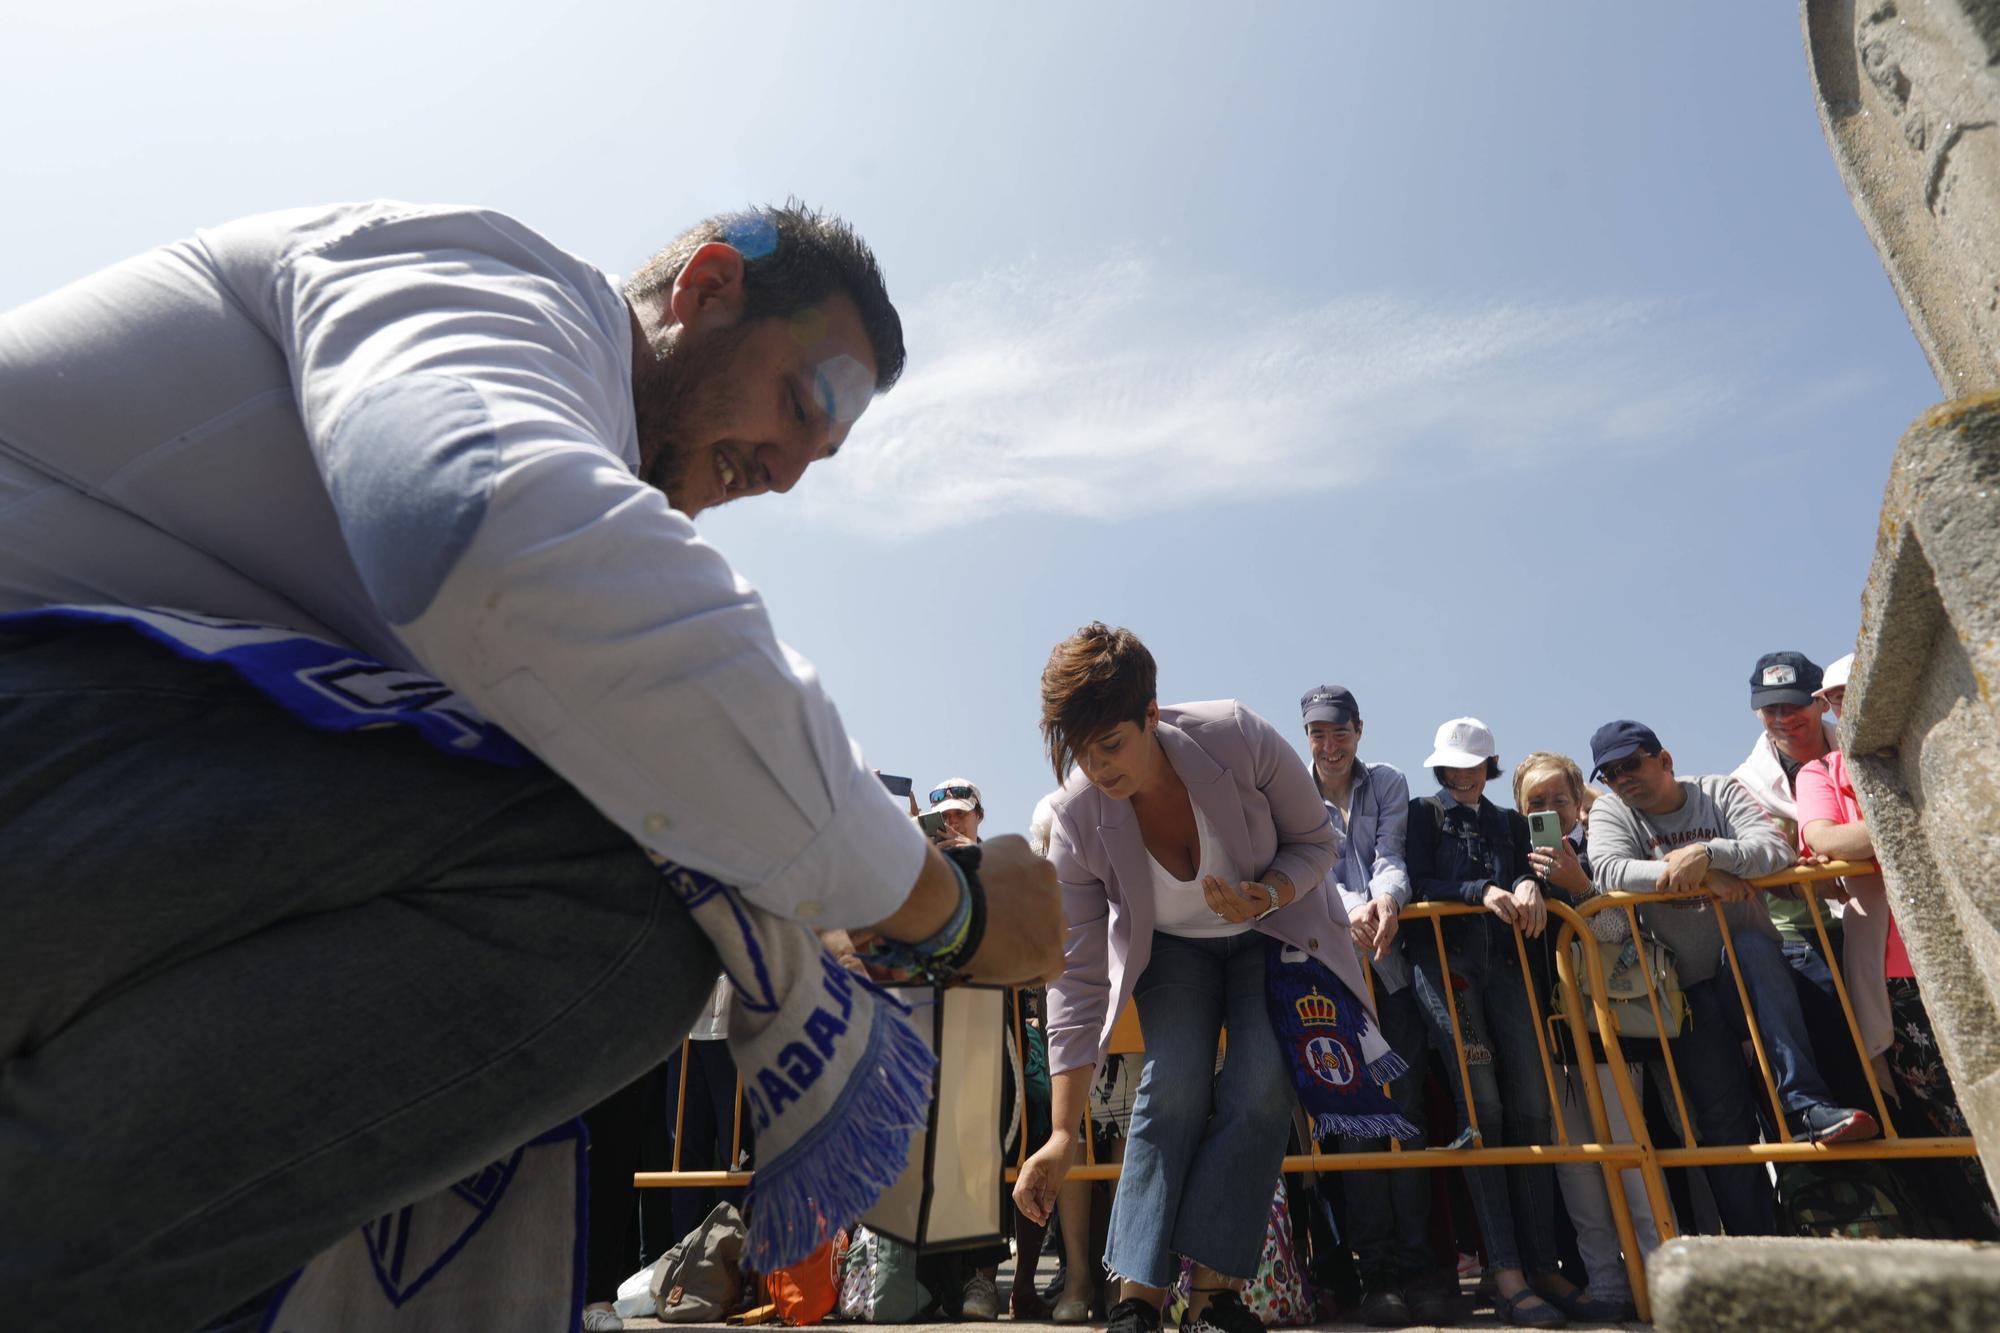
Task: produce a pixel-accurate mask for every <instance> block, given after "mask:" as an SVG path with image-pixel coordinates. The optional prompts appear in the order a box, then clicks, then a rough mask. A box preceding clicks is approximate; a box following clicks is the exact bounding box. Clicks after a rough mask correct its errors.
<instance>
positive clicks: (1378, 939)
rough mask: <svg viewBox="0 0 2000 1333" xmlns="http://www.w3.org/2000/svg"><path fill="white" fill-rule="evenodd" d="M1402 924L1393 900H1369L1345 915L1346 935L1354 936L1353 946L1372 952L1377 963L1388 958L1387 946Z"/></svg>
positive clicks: (1393, 940)
mask: <svg viewBox="0 0 2000 1333" xmlns="http://www.w3.org/2000/svg"><path fill="white" fill-rule="evenodd" d="M1402 924H1403V918H1402V914H1401V913H1400V912H1398V911H1397V909H1396V900H1395V899H1394V898H1370V899H1369V900H1368V901H1367V902H1365V903H1363V904H1361V906H1359V907H1357V908H1355V909H1354V910H1353V911H1352V912H1349V913H1348V914H1347V929H1348V933H1349V934H1351V935H1353V936H1354V942H1355V944H1357V945H1359V946H1360V947H1361V948H1363V949H1369V950H1372V951H1373V956H1374V958H1375V960H1376V961H1377V962H1380V961H1381V960H1382V959H1384V958H1387V957H1388V956H1389V946H1390V945H1391V944H1393V943H1394V942H1395V939H1396V932H1397V931H1398V930H1399V929H1401V928H1402Z"/></svg>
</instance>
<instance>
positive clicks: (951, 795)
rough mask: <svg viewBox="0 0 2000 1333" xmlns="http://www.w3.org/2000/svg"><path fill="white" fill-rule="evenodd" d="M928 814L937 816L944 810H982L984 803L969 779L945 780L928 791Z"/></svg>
mask: <svg viewBox="0 0 2000 1333" xmlns="http://www.w3.org/2000/svg"><path fill="white" fill-rule="evenodd" d="M930 802H931V808H930V812H931V813H932V814H938V813H939V812H941V811H945V810H983V809H985V807H986V803H985V802H984V801H982V800H980V799H979V788H978V787H977V786H975V785H974V784H973V781H972V779H971V778H946V779H945V780H944V781H943V782H940V783H938V785H937V786H935V787H932V788H931V790H930Z"/></svg>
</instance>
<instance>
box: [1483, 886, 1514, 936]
mask: <svg viewBox="0 0 2000 1333" xmlns="http://www.w3.org/2000/svg"><path fill="white" fill-rule="evenodd" d="M1486 910H1487V911H1489V912H1491V913H1493V915H1495V916H1497V917H1499V918H1500V919H1501V920H1502V921H1505V922H1506V923H1507V924H1508V925H1510V926H1518V925H1520V924H1521V904H1519V903H1518V902H1515V901H1514V895H1513V894H1511V893H1509V892H1507V890H1505V889H1503V888H1501V887H1500V886H1499V885H1498V884H1488V885H1487V886H1486Z"/></svg>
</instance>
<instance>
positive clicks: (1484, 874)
mask: <svg viewBox="0 0 2000 1333" xmlns="http://www.w3.org/2000/svg"><path fill="white" fill-rule="evenodd" d="M1404 859H1405V860H1406V861H1407V862H1408V863H1409V867H1410V883H1411V884H1412V885H1413V886H1414V888H1415V890H1416V896H1417V897H1418V898H1419V899H1420V900H1422V901H1424V902H1443V903H1470V904H1471V905H1473V906H1475V907H1477V906H1480V905H1482V904H1483V903H1484V902H1485V901H1486V886H1487V885H1488V884H1498V885H1499V886H1500V887H1501V888H1503V889H1511V888H1513V887H1514V886H1515V885H1516V884H1518V883H1519V882H1520V881H1522V880H1524V879H1533V878H1534V872H1533V868H1532V867H1530V866H1529V864H1528V820H1527V817H1526V816H1524V815H1522V814H1521V813H1520V812H1518V811H1515V810H1502V809H1501V808H1500V807H1499V806H1497V805H1495V804H1493V802H1491V801H1489V800H1487V799H1486V798H1485V797H1483V796H1482V797H1480V798H1479V804H1478V805H1477V806H1468V805H1461V804H1459V802H1457V801H1456V800H1454V799H1452V796H1451V793H1449V792H1447V791H1445V790H1443V789H1442V788H1440V789H1439V790H1438V793H1437V794H1436V795H1435V796H1426V797H1423V798H1421V799H1419V800H1414V801H1411V802H1410V827H1409V833H1408V835H1407V838H1406V841H1405V843H1404ZM1513 933H1514V932H1513V928H1512V927H1510V926H1509V925H1508V924H1507V923H1506V922H1504V921H1502V920H1501V919H1500V918H1499V917H1497V916H1495V915H1493V914H1492V913H1490V912H1489V913H1486V914H1484V915H1481V916H1459V917H1452V918H1451V919H1450V920H1448V921H1446V922H1445V923H1444V945H1445V952H1446V953H1447V954H1449V955H1450V956H1452V957H1454V958H1457V957H1462V956H1471V955H1473V954H1474V953H1475V952H1476V951H1478V950H1482V949H1483V950H1485V952H1486V954H1487V956H1488V958H1489V959H1491V960H1495V961H1498V962H1499V963H1500V964H1501V965H1502V966H1508V967H1517V968H1518V967H1519V966H1520V965H1521V963H1520V957H1519V955H1518V954H1517V953H1516V952H1515V949H1514V941H1513V938H1512V936H1513ZM1424 934H1425V935H1427V936H1428V935H1429V934H1430V932H1429V931H1425V932H1424ZM1409 947H1410V948H1412V949H1427V950H1430V953H1429V954H1427V955H1426V956H1428V957H1435V956H1436V955H1435V951H1436V947H1437V946H1436V945H1435V944H1434V943H1432V941H1431V940H1430V939H1422V940H1411V941H1410V945H1409Z"/></svg>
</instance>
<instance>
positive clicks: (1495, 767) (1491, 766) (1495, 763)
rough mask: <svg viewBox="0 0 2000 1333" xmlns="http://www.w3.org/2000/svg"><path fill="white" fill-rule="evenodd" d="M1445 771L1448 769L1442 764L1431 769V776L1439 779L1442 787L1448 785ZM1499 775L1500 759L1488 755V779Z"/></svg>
mask: <svg viewBox="0 0 2000 1333" xmlns="http://www.w3.org/2000/svg"><path fill="white" fill-rule="evenodd" d="M1445 771H1446V770H1445V768H1444V766H1443V765H1442V764H1439V765H1436V766H1434V767H1433V768H1432V769H1431V776H1432V777H1434V778H1436V779H1437V784H1438V786H1440V787H1443V786H1446V785H1448V784H1446V782H1445V780H1444V775H1445ZM1499 776H1500V761H1499V760H1498V759H1495V758H1493V757H1492V756H1491V755H1488V756H1487V759H1486V780H1487V781H1488V782H1491V781H1493V779H1495V778H1497V777H1499Z"/></svg>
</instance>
